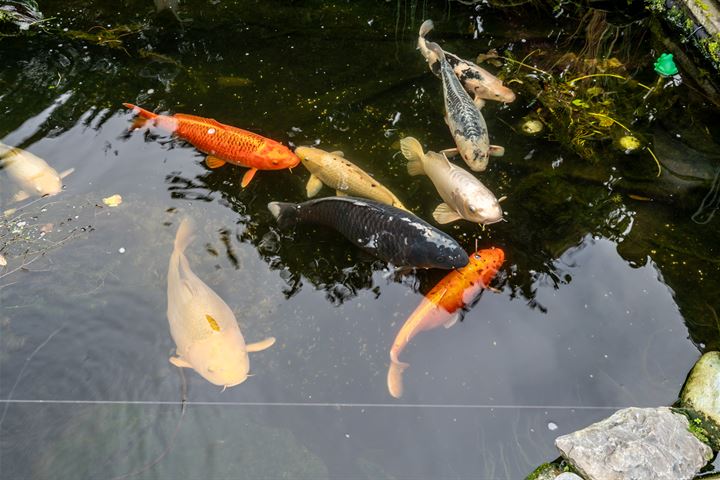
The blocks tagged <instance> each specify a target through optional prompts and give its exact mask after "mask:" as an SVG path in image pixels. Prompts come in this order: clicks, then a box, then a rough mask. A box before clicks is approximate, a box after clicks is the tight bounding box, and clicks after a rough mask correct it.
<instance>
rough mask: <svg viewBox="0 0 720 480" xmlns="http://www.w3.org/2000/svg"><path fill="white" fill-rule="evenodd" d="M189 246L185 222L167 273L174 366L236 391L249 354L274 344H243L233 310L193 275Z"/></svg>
mask: <svg viewBox="0 0 720 480" xmlns="http://www.w3.org/2000/svg"><path fill="white" fill-rule="evenodd" d="M191 241H192V225H191V222H190V220H189V219H187V218H186V219H184V220H183V221H182V222H181V223H180V228H178V231H177V235H176V237H175V247H174V249H173V252H172V255H171V256H170V264H169V267H168V286H167V296H168V307H167V317H168V322H169V323H170V334H171V335H172V338H173V340H174V341H175V344H176V347H177V348H176V353H177V356H174V357H171V358H170V363H172V364H173V365H175V366H177V367H184V368H192V369H193V370H195V371H196V372H197V373H199V374H200V375H201V376H202V377H203V378H205V379H206V380H208V381H209V382H210V383H213V384H215V385H220V386H222V387H224V388H227V387H233V386H235V385H238V384H240V383H242V382H244V381H245V379H246V378H247V377H248V372H249V371H250V361H249V359H248V352H259V351H261V350H265V349H266V348H268V347H270V346H272V345H273V344H274V343H275V339H274V338H273V337H269V338H266V339H265V340H263V341H261V342H258V343H252V344H249V345H246V344H245V339H244V338H243V336H242V333H240V327H239V326H238V323H237V320H236V319H235V315H234V314H233V312H232V310H230V307H229V306H228V305H227V304H226V303H225V302H224V301H223V300H222V299H221V298H220V297H219V296H218V295H217V294H216V293H215V292H214V291H213V290H212V289H211V288H210V287H208V286H207V285H206V284H205V283H204V282H203V281H202V280H200V279H199V278H198V277H197V276H196V275H195V274H194V273H193V272H192V270H190V265H189V264H188V260H187V257H186V256H185V253H184V252H185V248H186V247H187V246H188V245H189V243H190V242H191Z"/></svg>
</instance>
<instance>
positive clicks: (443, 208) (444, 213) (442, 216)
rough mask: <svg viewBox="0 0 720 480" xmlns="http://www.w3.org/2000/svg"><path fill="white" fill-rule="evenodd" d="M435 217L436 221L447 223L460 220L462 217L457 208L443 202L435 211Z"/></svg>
mask: <svg viewBox="0 0 720 480" xmlns="http://www.w3.org/2000/svg"><path fill="white" fill-rule="evenodd" d="M432 215H433V218H434V219H435V221H436V222H438V223H441V224H445V223H450V222H454V221H455V220H460V219H461V218H462V217H461V216H460V214H458V213H457V212H456V211H455V210H453V209H452V208H450V205H448V204H447V203H441V204H440V205H438V207H437V208H436V209H435V211H434V212H433V214H432Z"/></svg>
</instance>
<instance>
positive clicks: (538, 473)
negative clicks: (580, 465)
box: [525, 463, 562, 480]
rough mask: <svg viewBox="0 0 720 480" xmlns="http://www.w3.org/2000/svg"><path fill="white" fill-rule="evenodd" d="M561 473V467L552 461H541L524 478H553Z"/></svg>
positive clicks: (538, 479) (537, 479)
mask: <svg viewBox="0 0 720 480" xmlns="http://www.w3.org/2000/svg"><path fill="white" fill-rule="evenodd" d="M561 474H562V468H560V467H559V466H557V465H554V464H552V463H543V464H542V465H540V466H539V467H538V468H536V469H535V470H533V471H532V473H531V474H530V475H528V476H527V477H525V480H555V478H556V477H557V476H558V475H561Z"/></svg>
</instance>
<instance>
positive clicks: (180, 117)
mask: <svg viewBox="0 0 720 480" xmlns="http://www.w3.org/2000/svg"><path fill="white" fill-rule="evenodd" d="M123 105H124V106H125V107H127V108H132V109H133V111H134V112H135V113H137V114H138V118H137V119H136V120H135V122H134V123H133V126H132V127H131V129H135V128H139V127H141V126H142V125H143V124H144V123H145V122H147V121H151V122H152V124H153V126H156V127H158V128H161V129H163V130H165V131H167V132H170V133H172V134H174V135H176V136H178V137H180V138H182V139H183V140H186V141H188V142H190V143H191V144H192V145H193V146H194V147H195V148H197V149H198V150H200V151H201V152H203V153H207V154H208V156H207V158H206V159H205V163H206V164H207V166H208V167H210V168H218V167H222V166H223V165H225V163H232V164H234V165H239V166H241V167H249V168H250V170H248V171H247V172H245V175H244V176H243V178H242V184H241V185H242V187H243V188H244V187H246V186H247V185H248V183H250V180H252V178H253V177H254V176H255V174H256V173H257V171H258V170H282V169H284V168H293V167H295V166H297V165H298V164H299V163H300V159H299V158H298V157H297V156H296V155H295V154H294V153H293V152H292V151H291V150H290V149H289V148H288V147H286V146H285V145H283V144H282V143H280V142H277V141H275V140H272V139H270V138H266V137H263V136H262V135H258V134H256V133H253V132H248V131H247V130H243V129H241V128H237V127H233V126H231V125H225V124H223V123H220V122H218V121H217V120H213V119H212V118H204V117H197V116H195V115H187V114H184V113H176V114H174V115H158V114H156V113H153V112H149V111H147V110H145V109H142V108H140V107H137V106H135V105H133V104H131V103H123Z"/></svg>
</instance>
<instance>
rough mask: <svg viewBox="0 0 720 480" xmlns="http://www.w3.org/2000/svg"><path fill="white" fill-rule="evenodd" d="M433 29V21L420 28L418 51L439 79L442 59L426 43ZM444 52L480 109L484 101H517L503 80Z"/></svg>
mask: <svg viewBox="0 0 720 480" xmlns="http://www.w3.org/2000/svg"><path fill="white" fill-rule="evenodd" d="M433 27H434V25H433V22H432V20H425V21H424V22H423V24H422V25H421V26H420V32H419V34H418V49H420V53H422V55H423V57H425V60H427V62H428V66H429V67H430V71H431V72H433V73H434V74H435V75H437V76H438V77H439V76H440V59H439V58H438V56H437V54H435V53H434V52H433V51H432V50H430V49H429V48H428V46H427V44H426V41H425V35H427V34H428V32H429V31H430V30H432V29H433ZM443 52H444V53H445V58H446V59H447V61H448V63H449V64H450V67H452V70H453V72H454V73H455V75H456V76H457V78H458V80H460V83H462V85H463V87H464V88H465V90H467V92H468V93H469V94H471V95H472V96H473V101H474V102H475V104H476V105H477V106H478V108H482V107H483V106H484V105H485V102H484V101H483V99H485V100H495V101H497V102H503V103H511V102H514V101H515V93H514V92H513V91H512V90H510V89H509V88H508V87H506V86H505V85H503V82H502V80H500V79H499V78H497V77H496V76H495V75H493V74H492V73H490V72H488V71H487V70H485V69H484V68H482V67H481V66H479V65H476V64H475V63H473V62H471V61H469V60H464V59H462V58H460V57H458V56H457V55H455V54H452V53H450V52H447V51H445V50H443Z"/></svg>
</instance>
